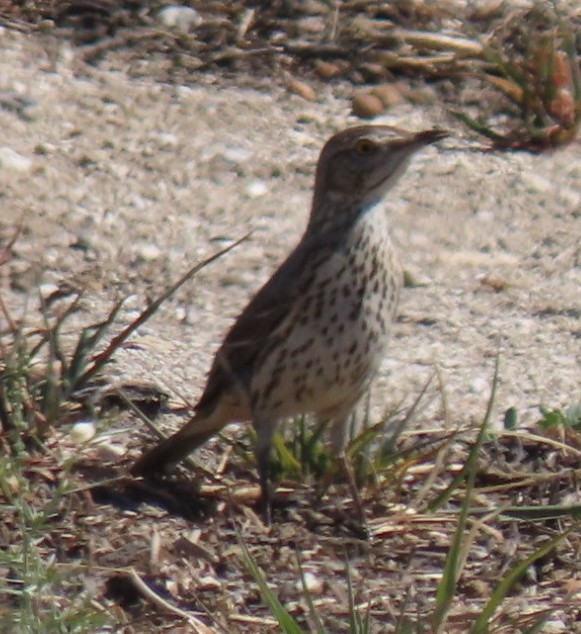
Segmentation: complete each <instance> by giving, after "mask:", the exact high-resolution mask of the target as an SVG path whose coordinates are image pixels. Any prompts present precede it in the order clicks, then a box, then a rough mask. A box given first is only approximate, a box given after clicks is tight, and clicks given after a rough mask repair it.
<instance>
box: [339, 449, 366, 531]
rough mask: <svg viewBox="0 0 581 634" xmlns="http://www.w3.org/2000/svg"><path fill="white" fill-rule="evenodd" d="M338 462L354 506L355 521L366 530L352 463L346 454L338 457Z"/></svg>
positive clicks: (361, 502)
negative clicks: (345, 478) (343, 472)
mask: <svg viewBox="0 0 581 634" xmlns="http://www.w3.org/2000/svg"><path fill="white" fill-rule="evenodd" d="M340 460H341V464H342V466H343V469H344V471H345V475H346V477H347V483H348V484H349V490H350V492H351V497H352V498H353V504H354V505H355V511H356V513H357V519H358V520H359V521H360V522H361V526H362V527H363V528H366V527H367V519H366V518H365V511H364V508H363V501H362V500H361V495H360V494H359V487H358V486H357V481H356V480H355V469H353V463H352V462H351V458H350V457H349V456H348V455H347V454H346V453H343V454H342V455H341V456H340Z"/></svg>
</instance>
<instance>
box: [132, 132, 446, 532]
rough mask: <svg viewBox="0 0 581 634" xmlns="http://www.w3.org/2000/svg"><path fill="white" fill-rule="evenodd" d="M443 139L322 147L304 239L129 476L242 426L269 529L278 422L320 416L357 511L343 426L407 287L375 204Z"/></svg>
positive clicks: (357, 138)
mask: <svg viewBox="0 0 581 634" xmlns="http://www.w3.org/2000/svg"><path fill="white" fill-rule="evenodd" d="M446 136H448V133H447V132H445V131H443V130H440V129H428V130H423V131H420V132H408V131H404V130H400V129H398V128H394V127H391V126H386V125H371V124H370V125H360V126H356V127H351V128H348V129H346V130H343V131H341V132H338V133H337V134H335V135H334V136H332V137H331V138H330V139H329V140H328V141H327V143H326V144H325V145H324V147H323V149H322V150H321V153H320V156H319V159H318V162H317V167H316V171H315V183H314V192H313V197H312V205H311V211H310V215H309V218H308V222H307V226H306V229H305V231H304V233H303V235H302V237H301V239H300V241H299V242H298V244H297V246H296V247H295V248H294V249H293V250H292V252H291V253H290V255H289V256H288V257H287V258H286V260H284V262H283V263H282V264H281V265H280V266H279V268H278V269H277V270H276V271H275V272H274V273H273V275H272V277H271V278H270V279H269V280H268V281H267V282H266V283H265V284H264V285H263V286H262V288H260V290H258V292H257V293H256V294H255V295H254V297H253V298H252V299H251V300H250V302H249V303H248V304H247V306H246V308H244V309H243V310H242V312H241V313H240V315H239V316H238V318H237V319H236V320H235V322H234V324H233V326H232V327H231V328H230V330H229V331H228V332H227V334H226V336H225V338H224V340H223V342H222V344H221V346H220V347H219V349H218V351H217V353H216V354H215V357H214V360H213V363H212V365H211V369H210V371H209V374H208V377H207V380H206V386H205V389H204V391H203V393H202V396H201V398H200V399H199V401H198V402H197V405H196V406H195V407H194V412H193V416H192V417H191V419H190V420H189V421H188V422H187V423H186V424H185V425H184V426H183V427H182V428H181V429H179V430H178V431H177V432H176V433H174V434H173V435H172V436H170V437H169V438H167V439H165V440H162V441H161V442H159V444H157V445H156V446H154V447H153V448H151V449H149V450H146V451H145V452H144V453H143V454H142V455H141V457H140V458H138V460H137V462H135V463H134V465H133V467H132V469H131V472H132V474H133V475H135V476H144V477H159V476H160V475H163V474H167V473H168V472H169V471H171V469H173V468H174V467H175V465H176V464H177V463H179V462H180V461H181V460H183V459H184V458H185V457H186V456H187V455H188V454H190V453H191V452H192V451H193V450H195V449H196V448H198V447H199V446H200V445H202V444H203V443H205V442H206V441H207V440H208V439H209V438H211V437H212V436H214V435H215V434H216V433H218V432H219V431H220V430H221V429H222V428H224V427H225V426H226V425H228V424H230V423H233V422H243V421H250V422H251V423H252V425H253V426H254V428H255V430H256V445H255V456H256V464H257V468H258V475H259V481H260V488H261V505H262V507H263V509H264V513H265V516H266V519H267V522H270V518H271V506H272V497H273V491H272V483H271V477H270V471H271V451H272V444H273V435H274V433H275V430H276V429H277V427H278V425H279V424H280V423H282V422H283V421H284V420H286V419H290V418H292V417H295V416H298V415H312V416H313V417H314V418H315V419H317V420H319V421H328V437H329V440H328V442H329V445H330V450H331V452H332V453H333V455H334V456H335V457H336V458H337V459H339V460H340V461H342V462H343V464H344V466H345V470H346V473H347V475H348V481H349V484H350V488H351V493H352V497H353V499H354V503H355V504H356V506H357V507H358V509H359V512H360V513H361V514H362V515H363V509H362V507H361V501H360V498H359V494H358V489H357V487H356V484H355V481H354V476H353V472H352V467H351V466H350V464H349V462H348V459H347V457H346V448H347V443H348V428H349V421H350V417H351V414H352V413H353V411H354V409H355V407H356V405H357V403H358V402H359V401H360V400H361V398H362V396H363V395H364V394H365V393H366V392H367V391H368V390H369V388H370V385H371V383H372V381H373V379H374V377H375V375H376V374H377V371H378V369H379V366H380V364H381V362H382V360H383V358H384V356H385V353H386V350H387V347H388V342H389V334H390V330H391V324H392V322H393V319H394V316H395V313H396V309H397V305H398V300H399V295H400V291H401V288H402V284H403V269H402V267H401V265H400V262H399V259H398V255H397V253H396V250H395V248H394V246H393V244H392V241H391V239H390V222H389V218H388V209H387V206H386V205H385V204H384V202H383V198H384V196H385V194H386V193H387V192H388V191H389V190H390V189H391V188H392V186H393V185H394V184H395V183H396V182H397V180H398V179H399V177H400V176H401V175H402V174H403V172H404V171H405V170H406V168H407V166H408V164H409V162H410V159H411V157H412V156H413V155H414V154H415V153H416V152H417V151H418V150H420V149H421V148H423V147H425V146H427V145H430V144H433V143H435V142H437V141H439V140H441V139H443V138H445V137H446Z"/></svg>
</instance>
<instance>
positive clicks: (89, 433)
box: [70, 421, 96, 445]
mask: <svg viewBox="0 0 581 634" xmlns="http://www.w3.org/2000/svg"><path fill="white" fill-rule="evenodd" d="M95 433H96V430H95V425H94V423H92V422H91V421H81V422H79V423H75V424H74V425H73V426H72V428H71V431H70V435H71V438H72V439H73V441H74V442H76V443H77V444H78V445H81V444H83V443H86V442H89V440H91V439H92V438H94V437H95Z"/></svg>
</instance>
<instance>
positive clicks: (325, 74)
mask: <svg viewBox="0 0 581 634" xmlns="http://www.w3.org/2000/svg"><path fill="white" fill-rule="evenodd" d="M315 69H316V71H317V75H319V77H321V79H333V78H334V77H338V76H339V75H341V73H342V69H341V67H340V66H339V65H338V64H334V63H332V62H324V61H322V60H317V61H316V62H315Z"/></svg>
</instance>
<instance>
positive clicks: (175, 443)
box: [131, 414, 228, 476]
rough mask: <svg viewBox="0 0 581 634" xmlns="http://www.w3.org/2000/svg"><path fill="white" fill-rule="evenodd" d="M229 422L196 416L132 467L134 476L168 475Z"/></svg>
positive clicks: (214, 417)
mask: <svg viewBox="0 0 581 634" xmlns="http://www.w3.org/2000/svg"><path fill="white" fill-rule="evenodd" d="M227 422H228V421H224V419H223V418H218V417H216V416H202V415H201V414H196V415H195V416H194V417H193V418H192V419H191V420H190V421H188V422H187V423H186V424H185V425H184V427H182V428H181V429H180V430H179V431H177V432H176V433H175V434H174V435H173V436H170V437H169V438H166V439H165V440H162V441H161V442H160V443H159V444H157V445H155V447H153V448H152V449H150V450H149V451H146V452H145V453H144V454H143V455H142V456H141V457H140V458H139V459H138V460H137V462H136V463H135V464H134V465H133V467H131V473H132V474H133V475H143V476H147V475H155V474H158V475H159V474H163V473H167V472H168V471H170V470H171V469H172V467H174V466H175V465H176V464H178V462H180V461H181V460H183V459H184V458H185V457H186V456H187V455H188V454H190V453H191V452H192V451H194V449H197V448H198V447H200V446H201V445H203V444H204V443H205V442H206V441H207V440H208V439H210V438H211V437H212V436H214V434H216V433H218V432H219V431H220V429H222V427H224V425H225V424H226V423H227Z"/></svg>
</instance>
